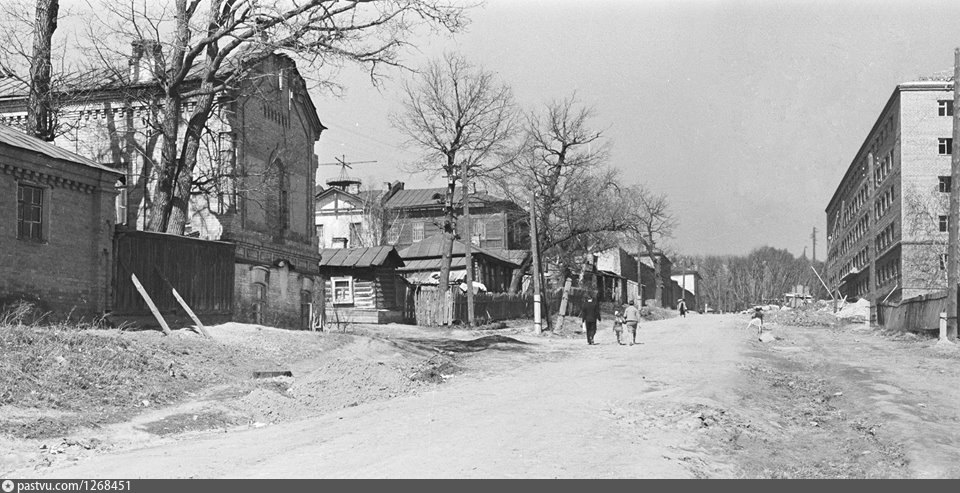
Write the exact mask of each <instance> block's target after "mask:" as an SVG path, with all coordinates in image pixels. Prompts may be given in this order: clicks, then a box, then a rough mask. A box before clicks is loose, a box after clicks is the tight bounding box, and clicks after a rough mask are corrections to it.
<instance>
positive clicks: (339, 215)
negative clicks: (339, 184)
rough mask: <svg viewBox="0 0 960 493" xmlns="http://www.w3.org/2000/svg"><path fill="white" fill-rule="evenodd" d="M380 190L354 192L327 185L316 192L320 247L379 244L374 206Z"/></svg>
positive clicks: (317, 232) (316, 225)
mask: <svg viewBox="0 0 960 493" xmlns="http://www.w3.org/2000/svg"><path fill="white" fill-rule="evenodd" d="M382 193H383V192H382V191H379V190H376V191H363V192H358V193H356V194H354V193H350V192H347V191H344V190H341V189H339V188H335V187H330V188H327V189H326V190H323V191H322V192H320V193H318V194H317V197H316V211H315V212H316V213H315V219H316V222H315V227H316V235H317V242H318V243H319V247H320V250H321V251H322V250H323V249H325V248H361V247H371V246H380V244H381V241H380V239H379V238H378V236H377V224H378V223H377V218H375V217H373V214H374V213H373V211H371V209H373V208H376V207H377V202H379V201H380V194H382Z"/></svg>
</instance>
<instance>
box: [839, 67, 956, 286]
mask: <svg viewBox="0 0 960 493" xmlns="http://www.w3.org/2000/svg"><path fill="white" fill-rule="evenodd" d="M953 110H954V108H953V83H952V82H948V81H921V82H907V83H903V84H900V85H898V86H897V87H896V89H894V91H893V94H892V95H891V96H890V98H889V100H888V101H887V104H886V105H885V106H884V108H883V110H882V111H881V112H880V116H879V117H878V118H877V120H876V122H875V123H874V125H873V128H872V129H871V130H870V132H869V133H868V134H867V136H866V138H865V139H864V141H863V144H862V145H861V146H860V149H859V150H858V151H857V154H856V155H855V156H854V158H853V161H852V162H851V163H850V166H849V167H848V168H847V172H846V173H845V174H844V176H843V179H842V180H841V181H840V185H839V186H838V187H837V189H836V191H835V192H834V194H833V197H832V198H831V199H830V202H829V204H828V205H827V208H826V214H827V275H826V281H827V283H828V284H829V285H830V287H831V289H833V290H839V292H840V293H841V294H842V295H843V296H845V297H847V298H865V299H868V300H870V301H872V302H876V301H882V300H884V299H887V300H899V299H905V298H910V297H913V296H917V295H920V294H924V293H927V292H930V291H934V290H938V289H944V288H945V287H946V271H945V253H946V240H947V204H948V201H949V195H950V194H949V191H950V186H951V183H950V160H951V154H952V152H953V139H952V134H953V118H952V117H953Z"/></svg>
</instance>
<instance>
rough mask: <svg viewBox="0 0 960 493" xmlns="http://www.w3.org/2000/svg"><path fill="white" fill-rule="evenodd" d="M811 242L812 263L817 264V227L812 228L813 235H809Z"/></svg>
mask: <svg viewBox="0 0 960 493" xmlns="http://www.w3.org/2000/svg"><path fill="white" fill-rule="evenodd" d="M810 239H811V240H813V263H817V227H816V226H814V227H813V233H812V234H811V235H810Z"/></svg>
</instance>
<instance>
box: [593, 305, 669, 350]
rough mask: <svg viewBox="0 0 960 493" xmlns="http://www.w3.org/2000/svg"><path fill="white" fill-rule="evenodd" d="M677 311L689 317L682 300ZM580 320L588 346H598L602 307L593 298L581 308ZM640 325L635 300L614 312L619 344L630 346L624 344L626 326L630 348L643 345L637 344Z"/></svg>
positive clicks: (615, 332)
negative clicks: (596, 340) (596, 337)
mask: <svg viewBox="0 0 960 493" xmlns="http://www.w3.org/2000/svg"><path fill="white" fill-rule="evenodd" d="M677 310H678V311H679V312H680V316H681V317H686V316H687V303H686V301H684V300H683V299H682V298H681V299H680V300H679V301H677ZM580 318H581V319H582V320H583V330H584V332H586V333H587V344H590V345H591V346H592V345H594V344H596V343H595V342H593V339H594V337H595V336H596V334H597V322H599V321H600V305H599V304H598V303H597V301H596V300H595V299H594V298H593V297H592V296H589V297H587V300H586V301H585V302H584V303H583V306H582V307H581V308H580ZM638 325H640V309H639V308H637V306H636V305H634V301H633V300H630V302H629V303H628V304H627V306H626V307H625V308H624V309H623V311H620V310H615V311H614V312H613V333H614V334H616V336H617V344H620V345H621V346H625V345H628V343H627V342H624V336H623V331H624V326H626V330H627V331H629V332H630V340H629V345H630V346H633V345H634V344H643V342H637V326H638Z"/></svg>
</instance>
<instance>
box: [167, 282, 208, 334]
mask: <svg viewBox="0 0 960 493" xmlns="http://www.w3.org/2000/svg"><path fill="white" fill-rule="evenodd" d="M170 291H173V297H174V298H176V299H177V303H180V306H181V307H183V310H184V311H186V312H187V315H190V319H192V320H193V323H195V324H197V330H199V332H200V334H201V335H202V336H203V337H210V334H208V333H207V329H206V328H205V327H204V326H203V324H202V323H200V319H199V318H197V315H196V314H195V313H193V310H191V309H190V307H189V306H188V305H187V302H186V301H184V300H183V298H181V297H180V293H178V292H177V290H176V288H172V287H171V288H170Z"/></svg>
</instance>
